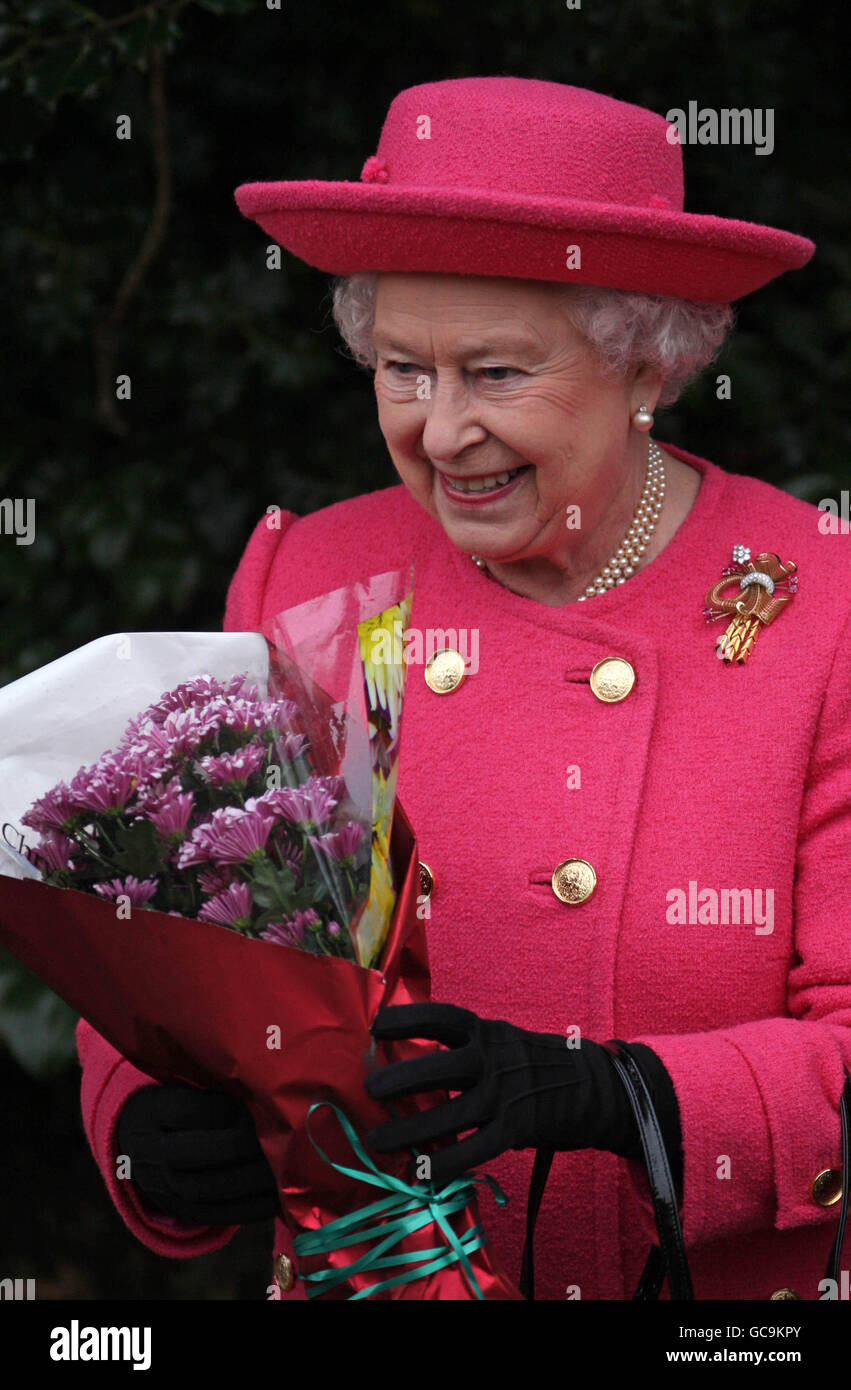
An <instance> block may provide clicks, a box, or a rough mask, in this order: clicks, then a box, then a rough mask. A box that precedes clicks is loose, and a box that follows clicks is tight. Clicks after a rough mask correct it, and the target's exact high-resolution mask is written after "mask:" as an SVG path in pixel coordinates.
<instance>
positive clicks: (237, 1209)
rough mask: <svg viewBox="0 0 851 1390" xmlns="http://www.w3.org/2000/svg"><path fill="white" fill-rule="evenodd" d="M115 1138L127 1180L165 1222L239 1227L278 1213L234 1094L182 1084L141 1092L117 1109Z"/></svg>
mask: <svg viewBox="0 0 851 1390" xmlns="http://www.w3.org/2000/svg"><path fill="white" fill-rule="evenodd" d="M116 1139H117V1144H118V1153H120V1154H126V1155H127V1156H128V1157H129V1159H130V1178H131V1181H132V1182H133V1183H134V1185H135V1186H136V1187H137V1188H138V1189H139V1192H140V1193H141V1194H142V1196H143V1197H144V1198H145V1200H146V1201H147V1202H148V1203H149V1204H150V1205H151V1206H152V1207H155V1208H156V1209H157V1210H158V1211H163V1212H165V1213H166V1214H167V1215H168V1216H175V1217H177V1218H178V1219H179V1220H181V1221H190V1222H192V1223H193V1224H198V1225H212V1226H241V1225H243V1224H244V1223H246V1222H248V1221H263V1220H266V1219H267V1218H268V1217H270V1216H276V1215H277V1214H278V1212H279V1209H280V1208H279V1203H278V1193H277V1184H276V1182H275V1177H274V1174H273V1173H272V1170H271V1168H270V1167H269V1164H268V1162H267V1160H266V1157H265V1155H264V1153H263V1150H262V1148H261V1147H260V1141H259V1140H258V1138H257V1132H256V1130H255V1128H254V1121H253V1119H252V1118H251V1113H250V1111H249V1110H248V1108H247V1107H246V1106H245V1105H243V1104H242V1102H241V1101H238V1100H237V1099H236V1098H235V1097H234V1096H229V1095H224V1094H223V1093H222V1092H220V1091H207V1090H203V1089H201V1088H200V1087H198V1086H189V1085H187V1084H185V1083H184V1082H182V1081H179V1082H171V1083H168V1084H164V1085H161V1086H145V1087H143V1088H142V1090H140V1091H136V1092H135V1093H134V1094H133V1095H132V1096H130V1098H129V1100H128V1101H127V1102H126V1103H125V1105H124V1108H123V1109H122V1111H121V1114H120V1115H119V1117H118V1125H117V1134H116Z"/></svg>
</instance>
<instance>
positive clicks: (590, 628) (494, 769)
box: [81, 445, 851, 1300]
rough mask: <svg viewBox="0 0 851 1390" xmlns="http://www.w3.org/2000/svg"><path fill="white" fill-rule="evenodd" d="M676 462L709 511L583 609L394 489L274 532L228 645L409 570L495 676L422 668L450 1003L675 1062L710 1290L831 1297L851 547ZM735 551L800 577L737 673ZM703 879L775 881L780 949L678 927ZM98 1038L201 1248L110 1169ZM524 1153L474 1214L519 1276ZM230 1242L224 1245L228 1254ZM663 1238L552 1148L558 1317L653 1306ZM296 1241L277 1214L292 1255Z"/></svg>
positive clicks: (642, 1199) (850, 1029)
mask: <svg viewBox="0 0 851 1390" xmlns="http://www.w3.org/2000/svg"><path fill="white" fill-rule="evenodd" d="M664 447H665V448H666V449H668V450H669V451H670V452H671V453H672V454H675V455H676V456H677V457H679V458H681V459H683V460H685V462H687V463H689V464H690V465H691V466H692V467H694V468H696V469H697V470H698V471H699V472H700V474H701V475H702V478H701V486H700V490H699V492H698V495H697V498H696V501H695V503H694V505H693V507H692V509H691V511H690V512H689V514H688V516H687V517H686V519H685V520H684V522H683V523H682V525H681V526H680V528H679V530H678V531H677V533H676V535H675V536H674V538H673V539H672V540H671V541H670V542H669V544H668V545H667V546H666V547H665V549H664V551H663V552H662V553H661V555H659V556H658V557H657V558H656V559H655V560H654V561H653V562H652V563H651V564H650V565H649V566H647V568H646V569H645V570H643V571H642V572H640V573H639V574H638V575H636V576H635V577H634V578H632V579H630V580H629V581H628V583H626V584H624V585H622V586H620V587H618V588H616V589H614V590H611V591H609V592H608V593H605V594H603V595H600V596H598V597H595V598H593V599H591V600H589V601H588V602H586V603H581V604H576V603H573V604H566V605H564V606H563V607H561V608H551V607H547V606H545V605H542V604H539V603H535V602H532V601H531V600H528V599H525V598H522V597H520V596H519V595H516V594H513V593H511V592H510V591H508V590H506V589H505V588H503V587H502V586H500V585H498V584H497V583H495V582H494V581H493V580H491V579H489V578H488V577H487V576H486V575H485V574H482V573H481V572H480V571H479V570H478V569H477V567H476V566H475V565H474V564H473V563H472V562H471V560H470V558H469V556H467V555H464V554H462V553H460V552H459V551H457V550H456V549H455V548H454V547H453V546H452V545H451V544H450V542H449V540H448V538H447V537H446V535H445V533H444V532H443V530H442V528H441V527H440V526H439V525H438V523H437V522H435V521H434V520H432V519H431V518H430V517H429V516H428V515H427V514H426V513H425V512H423V511H422V510H421V509H420V508H419V507H418V505H417V504H416V503H415V502H414V501H413V499H412V498H411V496H410V495H409V494H408V492H407V491H406V490H405V489H404V488H403V487H400V486H399V487H393V488H388V489H386V490H384V491H381V492H377V493H372V494H369V495H366V496H361V497H357V498H354V499H352V500H351V501H347V502H343V503H339V504H337V505H335V506H332V507H329V508H327V509H324V510H323V511H320V512H317V513H315V514H313V515H311V516H307V517H304V518H300V519H299V518H296V517H295V516H293V515H292V514H291V513H288V512H281V513H278V514H274V513H273V514H271V516H270V515H266V516H264V517H262V518H261V520H260V522H259V523H258V525H257V527H256V529H255V531H254V533H253V535H252V536H251V538H250V540H249V543H248V546H247V548H246V551H245V553H244V555H243V558H242V560H241V562H240V565H239V568H238V569H237V571H236V574H235V576H234V578H233V580H232V583H231V586H230V590H229V593H228V600H227V610H226V616H225V627H226V628H227V629H231V630H240V629H243V630H257V629H261V628H265V629H266V630H267V631H268V630H269V628H270V623H271V619H272V618H273V617H274V615H275V614H276V613H278V612H280V611H281V610H283V609H284V608H287V607H289V606H291V605H293V604H297V603H300V602H302V601H304V600H306V599H308V598H312V597H314V596H316V595H318V594H321V593H324V592H326V591H328V590H331V589H334V588H336V587H338V586H341V585H344V584H348V583H351V582H352V581H354V580H362V579H366V578H368V576H369V575H371V574H374V573H379V572H381V571H383V570H387V569H391V568H395V567H397V566H399V565H405V564H407V563H408V562H409V561H410V560H411V559H412V558H413V559H414V563H415V581H414V606H413V613H412V618H411V627H412V628H413V629H416V630H418V631H419V632H421V633H422V634H423V635H424V640H425V641H426V642H427V641H428V634H429V633H431V634H433V637H432V642H433V645H434V646H437V647H440V646H442V645H444V642H445V644H446V645H449V646H456V647H459V649H461V650H462V651H463V650H465V648H464V645H463V643H464V641H465V640H466V642H467V647H466V651H465V654H466V655H468V656H470V657H471V658H472V659H471V663H470V664H471V668H473V667H477V669H475V670H474V669H471V673H470V675H469V676H468V678H467V679H466V681H465V682H464V683H463V684H462V685H461V686H460V687H459V688H458V689H456V690H455V691H453V692H452V693H451V694H449V695H437V694H435V693H434V692H432V691H431V690H430V689H429V688H428V686H427V685H426V683H425V681H424V679H423V670H422V666H421V665H416V664H411V665H410V666H409V671H408V690H407V694H406V705H405V715H404V731H403V738H402V754H401V765H400V775H399V795H400V798H401V800H402V803H403V805H404V806H405V809H406V811H407V813H408V815H409V817H410V818H411V821H412V824H413V826H414V829H415V832H416V834H417V837H418V845H419V854H420V858H421V859H422V860H424V861H425V862H426V863H427V864H428V865H429V866H430V868H431V870H432V872H433V875H434V883H435V886H434V891H433V894H432V897H431V900H430V904H429V907H430V914H431V915H430V918H429V921H428V936H429V951H430V956H431V965H432V985H433V997H434V998H435V999H437V1000H446V1001H448V1002H451V1003H456V1004H459V1005H462V1006H465V1007H468V1008H471V1009H475V1010H476V1011H477V1012H478V1013H480V1014H482V1015H484V1016H487V1017H493V1018H505V1019H508V1020H510V1021H511V1022H512V1023H515V1024H517V1025H519V1026H521V1027H526V1028H530V1029H534V1030H538V1031H548V1032H554V1033H566V1031H567V1030H568V1029H569V1028H571V1027H573V1026H578V1027H579V1028H580V1030H581V1032H582V1034H583V1035H584V1036H587V1037H589V1038H592V1039H594V1040H596V1041H603V1040H604V1039H607V1038H611V1037H620V1038H624V1039H627V1040H633V1041H641V1042H644V1043H646V1044H648V1045H649V1046H650V1047H652V1048H654V1049H655V1051H656V1052H657V1053H658V1055H659V1056H660V1057H661V1059H662V1061H663V1062H664V1063H665V1065H666V1067H667V1068H668V1070H669V1072H670V1074H671V1077H672V1079H673V1083H674V1087H675V1090H676V1093H677V1097H678V1100H679V1105H680V1111H681V1119H682V1130H683V1136H684V1158H685V1171H684V1198H683V1208H682V1218H683V1225H684V1233H685V1237H686V1241H687V1243H688V1246H689V1255H690V1261H691V1265H692V1273H693V1279H694V1285H695V1295H696V1297H697V1298H699V1299H708V1298H721V1299H742V1298H754V1299H767V1298H769V1297H770V1295H771V1294H772V1293H773V1292H774V1291H775V1290H778V1289H780V1288H784V1287H785V1288H792V1289H794V1290H795V1291H796V1292H797V1293H798V1294H799V1295H800V1296H801V1297H802V1298H807V1299H814V1298H817V1297H818V1281H819V1280H820V1279H821V1277H822V1275H823V1272H824V1267H825V1263H826V1260H827V1253H828V1249H829V1246H830V1241H831V1239H832V1235H833V1227H834V1223H835V1216H836V1208H833V1209H829V1208H828V1209H825V1208H823V1207H821V1206H819V1205H818V1204H817V1202H816V1201H815V1200H814V1198H813V1196H812V1195H811V1192H810V1185H811V1183H812V1180H813V1178H814V1177H815V1175H816V1174H817V1173H818V1172H820V1171H821V1170H822V1169H825V1168H836V1167H838V1165H839V1162H840V1133H839V1119H838V1104H839V1096H840V1093H841V1089H842V1081H843V1073H842V1063H843V1059H844V1060H845V1061H846V1062H847V1063H848V1064H849V1065H851V931H849V927H848V914H849V911H851V908H849V903H851V664H849V659H848V650H849V648H848V640H849V636H850V635H851V616H849V614H850V613H851V601H850V600H849V590H848V583H847V580H848V540H847V538H845V537H841V536H836V537H833V536H829V535H822V534H820V532H819V528H818V522H819V517H820V513H819V511H818V510H817V508H815V507H813V506H811V505H809V504H807V503H804V502H801V501H799V500H797V499H795V498H792V497H791V496H789V495H787V494H785V493H783V492H781V491H780V490H778V489H776V488H773V487H771V486H769V485H768V484H766V483H762V482H760V481H757V480H755V479H752V478H746V477H741V476H736V475H732V474H728V473H726V472H724V471H723V470H722V469H721V468H719V467H717V466H716V465H714V464H712V463H710V462H708V461H706V460H704V459H700V458H697V457H695V456H694V455H691V454H688V453H686V452H685V451H684V450H682V449H678V448H674V447H673V446H671V445H665V446H664ZM276 522H277V523H279V525H278V527H277V529H276V525H275V523H276ZM735 543H741V544H745V545H749V546H750V547H751V550H752V553H753V554H754V555H755V554H757V553H758V552H759V551H761V550H768V551H775V552H777V553H778V554H779V555H780V557H781V559H782V560H790V559H793V560H795V561H796V562H797V564H798V567H799V575H800V588H799V591H798V593H797V595H796V597H795V598H794V600H793V601H792V603H791V605H789V607H788V609H787V611H785V612H783V613H782V614H781V615H780V616H779V617H778V618H777V620H776V621H775V623H774V624H773V625H772V626H771V627H769V628H768V629H766V630H764V631H763V632H762V633H761V634H760V636H759V638H758V640H757V643H756V646H755V648H754V651H753V653H752V655H751V657H750V660H749V661H748V662H747V664H746V665H744V666H742V667H727V666H725V665H723V664H722V663H721V662H720V661H719V660H718V659H717V657H716V655H715V647H714V644H715V639H716V637H717V636H718V635H719V631H720V627H719V624H713V625H707V624H706V623H705V622H704V620H703V617H702V609H703V606H704V597H705V594H706V591H707V589H708V588H709V586H710V585H711V584H712V583H713V582H714V581H715V580H716V579H717V578H719V577H720V574H721V570H722V569H723V567H724V566H725V565H727V564H728V563H729V561H730V555H731V548H732V546H733V545H734V544H735ZM474 644H475V645H474ZM426 654H427V651H426ZM607 656H620V657H624V658H626V659H627V660H628V661H629V662H631V664H632V666H633V668H634V670H635V673H636V681H635V685H634V687H633V689H632V691H631V693H630V694H629V695H628V696H627V698H626V699H625V700H623V701H622V702H620V703H618V704H604V703H602V702H600V701H599V700H597V699H596V698H595V696H594V694H593V692H592V689H591V686H590V683H589V676H590V673H591V670H592V667H593V666H594V665H595V664H596V662H598V661H600V660H602V659H603V658H604V657H607ZM577 769H578V773H579V780H580V785H578V786H577V785H574V784H575V783H576V780H577V777H576V770H577ZM572 857H578V858H583V859H587V860H589V861H590V862H591V863H592V864H593V866H594V868H595V870H596V873H597V878H598V886H597V891H596V893H595V894H594V896H593V897H592V898H590V899H588V900H587V901H586V902H585V903H583V904H581V905H580V906H568V905H566V904H564V903H562V902H560V901H559V900H558V899H557V898H556V897H555V895H554V893H553V891H552V888H551V883H550V880H551V875H552V872H553V870H554V868H555V867H556V866H557V865H558V864H559V863H560V862H562V861H563V860H565V859H567V858H572ZM691 883H694V884H695V885H696V887H695V889H694V893H695V894H696V893H700V892H702V890H704V889H714V890H715V891H716V893H719V894H720V893H721V891H722V890H724V889H728V890H755V889H758V890H761V902H762V906H763V908H764V907H765V905H766V904H767V902H768V891H767V890H770V891H771V893H772V894H773V905H772V918H771V923H770V925H771V930H770V931H768V930H766V927H767V926H768V922H766V923H765V924H763V925H762V927H761V929H760V930H757V927H758V926H759V925H760V924H759V923H757V922H754V923H747V922H745V921H741V922H736V921H735V919H734V920H733V921H731V922H729V923H727V924H725V923H723V922H722V921H715V922H713V921H711V920H708V921H702V920H701V919H700V915H699V914H697V916H696V918H695V920H692V916H693V915H694V914H689V919H688V920H687V921H686V922H684V923H678V922H676V921H674V920H671V908H670V898H669V895H670V893H671V890H674V889H681V890H682V892H683V893H684V894H685V895H688V893H689V885H690V884H691ZM759 901H760V899H757V902H758V903H759ZM704 915H705V910H704ZM81 1026H82V1025H81ZM83 1036H84V1039H85V1041H86V1046H87V1052H86V1055H83V1049H82V1048H81V1059H82V1060H83V1063H84V1110H85V1113H86V1127H87V1132H88V1133H89V1135H90V1138H92V1136H93V1135H94V1139H93V1147H94V1149H95V1156H96V1157H97V1159H98V1162H99V1163H100V1164H101V1167H102V1168H103V1169H104V1173H105V1177H106V1179H107V1183H108V1186H109V1188H110V1193H111V1195H112V1196H113V1200H115V1201H116V1202H117V1203H119V1210H120V1211H121V1214H122V1216H123V1217H124V1219H125V1221H127V1223H128V1225H130V1226H131V1229H133V1230H134V1231H135V1232H136V1234H137V1235H139V1237H140V1239H142V1240H145V1241H146V1242H147V1243H148V1244H150V1245H152V1247H153V1248H156V1249H161V1250H162V1252H163V1253H169V1254H184V1253H195V1250H194V1249H188V1248H187V1245H186V1244H185V1243H184V1244H183V1245H181V1244H180V1241H181V1236H179V1235H178V1234H177V1233H176V1232H172V1233H171V1234H170V1235H168V1236H167V1235H166V1234H165V1233H164V1231H163V1230H162V1226H161V1223H160V1225H159V1226H158V1227H154V1226H153V1225H152V1224H151V1223H150V1221H146V1220H145V1219H144V1218H143V1217H140V1216H139V1214H138V1212H137V1210H136V1208H135V1206H131V1202H130V1194H128V1192H127V1190H126V1185H122V1184H120V1183H118V1184H117V1183H116V1182H115V1181H114V1180H111V1177H110V1173H109V1170H108V1166H105V1165H108V1162H109V1161H111V1159H109V1155H110V1147H109V1135H110V1134H111V1131H112V1128H113V1126H114V1123H115V1116H116V1113H117V1111H118V1109H119V1107H120V1104H121V1103H122V1102H123V1098H124V1096H125V1095H126V1094H129V1092H130V1090H131V1089H133V1087H134V1086H135V1085H138V1084H142V1082H143V1081H144V1078H142V1080H141V1081H140V1074H139V1073H135V1072H133V1070H132V1069H130V1068H129V1067H128V1064H127V1063H126V1062H123V1063H122V1062H121V1061H120V1059H118V1057H117V1055H116V1054H114V1053H111V1055H110V1052H111V1050H110V1052H106V1051H104V1045H103V1044H102V1043H100V1044H99V1043H98V1042H97V1040H96V1037H88V1036H87V1035H85V1034H84V1035H83ZM532 1158H533V1155H532V1153H531V1152H525V1151H524V1152H521V1153H509V1154H504V1155H502V1157H501V1158H500V1159H499V1160H497V1161H495V1162H494V1163H491V1164H488V1165H487V1171H488V1172H492V1173H493V1174H494V1175H495V1176H496V1177H497V1178H498V1180H499V1181H500V1183H501V1184H502V1185H503V1187H504V1189H505V1191H506V1192H507V1194H508V1196H509V1199H510V1200H509V1204H508V1207H507V1208H506V1209H504V1210H499V1209H498V1208H496V1207H495V1205H494V1204H492V1203H491V1202H490V1201H488V1200H487V1199H483V1202H482V1206H483V1214H484V1220H485V1223H486V1227H487V1230H488V1233H489V1237H490V1239H491V1240H492V1241H493V1242H494V1244H495V1246H496V1247H497V1249H498V1250H499V1252H500V1254H501V1255H502V1257H503V1258H504V1259H505V1261H506V1263H507V1265H508V1268H509V1270H510V1271H512V1272H513V1273H515V1275H516V1273H517V1272H518V1269H519V1259H520V1252H521V1248H522V1237H523V1219H524V1203H525V1196H526V1191H527V1187H528V1180H529V1175H530V1172H531V1164H532ZM365 1200H368V1197H365ZM229 1234H230V1232H227V1233H222V1232H220V1231H219V1232H216V1231H209V1232H208V1239H209V1242H210V1245H211V1246H212V1245H214V1244H220V1243H222V1241H223V1240H224V1239H227V1238H228V1236H229ZM654 1234H655V1231H654V1226H653V1222H652V1215H651V1212H650V1208H649V1204H648V1202H647V1200H646V1185H645V1181H644V1176H643V1171H642V1169H641V1166H640V1165H639V1164H637V1163H630V1162H627V1161H625V1160H621V1159H619V1158H617V1157H615V1156H614V1155H611V1154H608V1153H601V1152H596V1151H590V1150H583V1151H578V1152H574V1153H563V1154H557V1155H556V1157H555V1162H554V1165H553V1170H552V1174H551V1177H550V1181H549V1184H548V1188H547V1192H546V1196H545V1198H544V1202H543V1206H542V1209H541V1215H540V1219H539V1236H538V1239H537V1242H536V1245H537V1267H538V1276H537V1296H538V1297H539V1298H545V1299H551V1300H555V1299H562V1298H565V1297H568V1296H573V1297H575V1296H576V1294H577V1291H578V1293H579V1296H580V1297H581V1298H583V1299H622V1298H628V1297H631V1295H632V1292H633V1290H634V1287H635V1284H636V1282H637V1280H638V1276H639V1274H640V1271H641V1268H642V1265H643V1262H644V1259H645V1257H646V1254H647V1250H648V1248H649V1244H650V1241H651V1240H652V1239H653V1238H654ZM202 1240H203V1236H202V1235H201V1234H200V1233H198V1232H197V1231H196V1232H193V1233H192V1234H191V1235H189V1233H188V1232H187V1233H186V1235H185V1241H186V1242H190V1241H194V1242H195V1245H196V1247H197V1246H198V1245H200V1243H201V1241H202ZM288 1248H289V1246H288V1242H287V1239H286V1235H285V1232H284V1230H283V1227H282V1226H280V1225H278V1226H277V1227H276V1246H275V1250H276V1252H278V1251H281V1250H288ZM291 1296H296V1297H303V1293H302V1292H301V1291H300V1290H299V1286H298V1285H297V1286H296V1290H295V1291H294V1294H293V1295H291Z"/></svg>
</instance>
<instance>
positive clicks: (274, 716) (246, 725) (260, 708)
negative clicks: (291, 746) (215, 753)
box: [220, 699, 298, 734]
mask: <svg viewBox="0 0 851 1390" xmlns="http://www.w3.org/2000/svg"><path fill="white" fill-rule="evenodd" d="M297 708H298V706H297V705H295V704H294V703H293V701H292V700H243V699H238V700H230V701H229V702H228V705H227V708H226V709H225V710H223V711H222V713H221V715H220V719H221V723H222V724H225V725H226V726H227V727H228V728H229V729H233V730H234V731H235V732H236V733H250V734H255V733H265V732H267V731H268V730H269V729H275V730H277V731H278V732H280V733H283V732H284V731H286V730H287V729H289V728H290V726H291V724H292V721H293V717H294V715H295V714H296V711H297Z"/></svg>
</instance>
